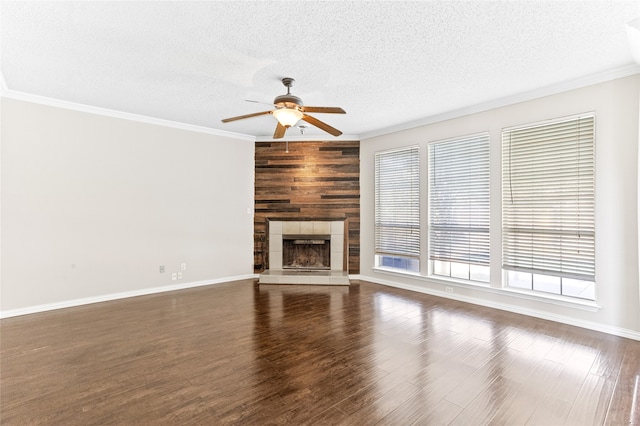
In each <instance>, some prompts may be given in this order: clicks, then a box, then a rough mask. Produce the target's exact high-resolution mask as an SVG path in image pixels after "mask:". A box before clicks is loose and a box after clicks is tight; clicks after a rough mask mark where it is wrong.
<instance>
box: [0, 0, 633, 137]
mask: <svg viewBox="0 0 640 426" xmlns="http://www.w3.org/2000/svg"><path fill="white" fill-rule="evenodd" d="M0 14H1V15H0V19H1V21H0V26H1V32H0V35H1V48H2V56H1V61H2V62H1V67H2V68H1V71H2V77H3V78H4V81H3V86H4V87H3V89H4V91H5V92H9V93H12V92H13V93H26V94H30V95H37V96H43V97H47V98H52V99H56V100H62V101H68V102H73V103H78V104H83V105H88V106H93V107H100V108H106V109H110V110H115V111H121V112H126V113H132V114H137V115H142V116H147V117H153V118H158V119H163V120H171V121H175V122H180V123H186V124H190V125H197V126H203V127H207V128H211V129H220V130H225V131H230V132H235V133H241V134H245V135H253V136H256V137H258V138H259V139H260V138H264V137H266V138H269V137H270V135H272V134H273V130H274V128H275V120H274V118H273V117H271V116H270V115H265V116H261V117H255V118H250V119H246V120H241V121H237V122H232V123H227V124H223V123H221V121H220V120H221V119H223V118H226V117H231V116H236V115H242V114H249V113H252V112H258V111H263V110H268V109H270V107H269V106H268V105H261V104H257V103H249V102H245V99H251V100H257V101H262V102H265V103H270V102H272V100H273V98H274V97H275V96H277V95H280V94H284V93H285V92H286V89H285V88H284V86H282V83H281V82H280V79H281V78H282V77H293V78H295V79H296V84H295V86H294V87H293V89H292V93H293V94H295V95H297V96H300V97H301V98H302V99H303V100H304V102H305V104H306V105H312V106H340V107H342V108H344V109H345V110H346V111H347V114H346V115H344V116H342V115H335V114H313V115H315V116H316V117H317V118H319V119H321V120H323V121H325V122H327V123H328V124H330V125H332V126H334V127H337V128H339V129H340V130H342V131H343V132H344V133H345V134H346V135H359V136H362V135H372V134H376V133H381V132H384V131H385V130H384V129H392V128H397V127H398V126H402V125H404V124H405V123H408V122H416V121H419V120H421V119H424V118H425V117H433V116H438V115H443V114H446V113H449V112H452V111H456V110H461V109H464V108H468V107H470V106H473V105H479V104H483V103H490V102H492V101H495V100H497V99H503V98H508V97H513V96H517V95H518V94H522V93H527V92H531V91H535V90H537V89H540V88H544V87H548V86H554V85H556V86H557V85H561V84H563V83H565V82H568V81H573V80H576V79H583V78H586V77H588V76H592V75H595V74H601V73H606V72H609V71H611V70H618V69H628V68H629V67H630V66H633V64H634V60H633V57H632V54H631V49H630V47H629V43H628V40H627V35H626V30H625V23H627V22H629V21H631V20H633V19H635V18H638V17H639V16H640V2H638V1H590V2H584V1H548V2H547V1H500V2H499V1H419V2H407V1H387V2H371V1H354V2H351V1H336V2H333V1H331V2H329V1H308V2H307V1H258V2H244V1H231V2H221V1H216V2H160V1H156V2H153V1H151V2H150V1H147V2H120V1H112V2H84V1H82V2H32V1H28V2H23V1H16V2H13V1H3V2H2V3H1V6H0ZM292 133H293V134H299V131H298V130H295V129H291V130H289V132H288V134H287V136H293V135H292ZM305 135H306V136H313V135H321V136H322V137H325V136H327V137H328V138H332V137H331V136H329V135H327V134H326V133H323V132H322V131H320V130H317V129H314V128H308V129H306V131H305Z"/></svg>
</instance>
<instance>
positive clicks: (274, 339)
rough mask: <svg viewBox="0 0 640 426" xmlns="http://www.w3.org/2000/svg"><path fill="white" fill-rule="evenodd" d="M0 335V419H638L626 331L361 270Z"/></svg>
mask: <svg viewBox="0 0 640 426" xmlns="http://www.w3.org/2000/svg"><path fill="white" fill-rule="evenodd" d="M0 333H1V334H0V339H1V340H0V348H1V353H0V355H1V366H0V367H1V375H0V423H1V424H2V425H35V424H47V425H141V424H145V425H146V424H152V425H162V424H169V425H192V424H202V425H223V424H238V425H278V424H294V425H300V424H309V425H324V424H344V425H373V424H380V425H411V424H418V425H447V424H451V425H484V424H492V425H563V424H569V425H580V426H583V425H591V424H594V425H600V424H609V425H628V424H640V413H639V412H638V410H640V401H638V398H639V397H640V396H639V395H638V393H640V389H638V387H639V386H640V384H638V382H639V381H640V378H639V377H640V342H637V341H632V340H628V339H624V338H618V337H614V336H610V335H607V334H602V333H598V332H594V331H589V330H584V329H580V328H576V327H571V326H566V325H562V324H557V323H553V322H549V321H544V320H539V319H535V318H530V317H526V316H521V315H516V314H511V313H507V312H502V311H497V310H492V309H488V308H483V307H479V306H474V305H468V304H464V303H459V302H456V301H451V300H447V299H441V298H437V297H432V296H428V295H424V294H418V293H412V292H408V291H403V290H399V289H394V288H389V287H385V286H380V285H376V284H371V283H367V282H354V284H353V285H352V286H351V287H332V286H326V287H324V286H276V285H268V286H257V285H256V284H255V283H254V281H253V280H247V281H238V282H231V283H225V284H219V285H213V286H208V287H200V288H196V289H189V290H183V291H177V292H171V293H163V294H157V295H151V296H144V297H136V298H130V299H124V300H118V301H113V302H106V303H99V304H94V305H87V306H81V307H76V308H69V309H63V310H58V311H51V312H45V313H40V314H33V315H25V316H22V317H14V318H7V319H3V320H2V321H1V322H0ZM634 392H636V394H635V396H634ZM634 398H635V400H634ZM634 410H635V411H634Z"/></svg>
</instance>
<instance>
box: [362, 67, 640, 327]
mask: <svg viewBox="0 0 640 426" xmlns="http://www.w3.org/2000/svg"><path fill="white" fill-rule="evenodd" d="M639 99H640V75H638V74H635V75H632V76H630V77H625V78H620V79H617V80H612V81H609V82H606V83H600V84H596V85H592V86H589V87H585V88H581V89H576V90H571V91H568V92H564V93H560V94H556V95H552V96H546V97H543V98H538V99H535V100H530V101H526V102H521V103H517V104H514V105H510V106H507V107H501V108H496V109H493V110H489V111H485V112H480V113H475V114H471V115H467V116H464V117H460V118H455V119H451V120H447V121H442V122H438V123H435V124H429V125H424V126H422V127H418V128H414V129H410V130H404V131H400V132H396V133H393V134H388V135H383V136H378V137H372V138H369V139H363V140H362V141H361V144H360V161H361V179H360V184H361V232H360V235H361V240H360V247H361V249H360V250H361V251H360V255H361V266H360V267H361V272H360V274H361V277H362V278H363V279H367V280H371V281H373V282H380V283H385V284H390V285H396V286H401V287H405V288H411V289H414V290H417V291H423V292H427V293H432V294H437V295H442V296H447V297H453V298H457V299H460V300H466V301H471V302H473V303H479V304H483V305H487V306H494V307H499V308H502V309H506V310H511V311H515V312H522V313H526V314H530V315H534V316H539V317H543V318H548V319H554V320H558V321H562V322H566V323H570V324H575V325H581V326H585V327H587V328H594V329H600V330H602V331H607V332H612V333H614V334H620V335H625V336H628V337H633V338H640V303H639V300H640V298H639V294H638V292H639V287H640V286H639V283H638V178H637V173H638V124H639V123H638V121H639V119H638V115H639V111H638V108H639ZM590 111H594V112H595V114H596V281H597V283H596V286H597V288H596V302H597V304H598V305H599V306H600V308H599V309H597V308H591V309H589V308H586V307H582V308H578V307H572V306H570V305H568V304H563V303H562V302H557V303H549V302H548V301H541V300H538V298H536V297H525V296H520V295H516V294H513V293H509V292H505V291H504V290H502V289H499V287H501V285H502V283H501V280H502V273H501V269H500V262H501V259H500V257H501V236H500V235H501V217H500V215H501V195H500V188H501V182H500V173H501V172H500V164H501V157H500V132H501V129H502V128H504V127H509V126H515V125H519V124H526V123H532V122H537V121H542V120H547V119H552V118H556V117H563V116H568V115H574V114H578V113H583V112H590ZM484 131H489V132H490V135H491V168H492V170H491V186H492V190H491V215H492V216H491V234H492V235H491V257H492V261H491V287H493V288H489V289H482V288H478V287H473V286H468V285H453V290H454V292H453V294H451V293H445V286H452V284H451V283H450V282H447V281H443V280H437V279H433V278H413V277H407V276H402V275H399V274H389V273H383V272H380V271H376V270H374V268H373V267H374V262H373V261H374V254H373V247H374V243H373V213H374V208H373V206H374V172H373V170H374V153H375V152H376V151H379V150H384V149H389V148H393V147H401V146H409V145H419V146H420V148H421V173H422V177H423V180H422V181H423V182H425V185H423V200H426V176H427V174H426V147H427V143H428V142H430V141H434V140H439V139H445V138H451V137H455V136H463V135H468V134H473V133H478V132H484ZM422 205H423V206H424V207H423V211H422V223H423V226H422V230H423V231H422V232H423V240H426V235H427V226H426V207H427V206H426V202H424V203H423V204H422ZM423 253H426V244H424V249H423ZM423 256H425V257H426V255H423ZM423 264H424V265H426V262H424V261H423Z"/></svg>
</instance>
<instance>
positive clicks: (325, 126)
mask: <svg viewBox="0 0 640 426" xmlns="http://www.w3.org/2000/svg"><path fill="white" fill-rule="evenodd" d="M302 119H303V120H304V121H306V122H307V123H309V124H313V125H314V126H316V127H317V128H319V129H322V130H324V131H325V132H327V133H331V134H332V135H333V136H340V135H341V134H342V132H341V131H340V130H338V129H336V128H334V127H331V126H329V125H328V124H327V123H325V122H322V121H320V120H318V119H317V118H315V117H312V116H310V115H307V114H304V115H303V116H302Z"/></svg>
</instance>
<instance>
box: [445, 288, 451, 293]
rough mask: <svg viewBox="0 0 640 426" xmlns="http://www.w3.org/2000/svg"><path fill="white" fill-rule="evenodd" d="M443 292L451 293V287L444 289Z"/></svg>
mask: <svg viewBox="0 0 640 426" xmlns="http://www.w3.org/2000/svg"><path fill="white" fill-rule="evenodd" d="M444 291H446V292H447V293H453V287H445V288H444Z"/></svg>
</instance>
